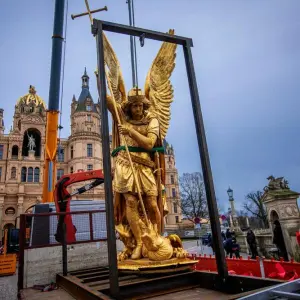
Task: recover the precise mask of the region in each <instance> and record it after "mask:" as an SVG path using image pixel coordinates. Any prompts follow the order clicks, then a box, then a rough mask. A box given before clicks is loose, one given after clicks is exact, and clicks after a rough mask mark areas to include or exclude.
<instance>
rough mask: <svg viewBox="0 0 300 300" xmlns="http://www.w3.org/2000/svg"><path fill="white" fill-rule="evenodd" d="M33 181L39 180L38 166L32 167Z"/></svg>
mask: <svg viewBox="0 0 300 300" xmlns="http://www.w3.org/2000/svg"><path fill="white" fill-rule="evenodd" d="M28 171H29V170H28ZM34 182H40V168H38V167H36V168H34Z"/></svg>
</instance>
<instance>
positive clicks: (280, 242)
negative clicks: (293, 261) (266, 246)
mask: <svg viewBox="0 0 300 300" xmlns="http://www.w3.org/2000/svg"><path fill="white" fill-rule="evenodd" d="M274 225H275V227H274V231H273V235H274V237H273V244H275V245H276V247H277V249H278V251H279V256H280V257H283V259H284V260H285V261H289V258H288V254H287V251H286V248H285V242H284V238H283V234H282V229H281V226H280V223H279V221H278V220H275V221H274Z"/></svg>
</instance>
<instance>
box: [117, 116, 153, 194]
mask: <svg viewBox="0 0 300 300" xmlns="http://www.w3.org/2000/svg"><path fill="white" fill-rule="evenodd" d="M123 125H126V126H127V127H129V128H130V127H131V128H133V129H135V130H136V131H138V132H139V133H140V134H142V135H143V136H146V137H147V135H148V134H149V133H152V134H155V135H156V137H158V136H159V123H158V120H157V119H156V118H155V117H154V116H153V115H151V114H150V113H147V115H145V116H144V117H143V118H142V119H141V120H139V121H134V120H127V121H126V122H124V123H123ZM124 139H126V142H127V145H128V146H131V147H141V145H139V144H138V142H137V141H136V140H134V139H133V138H131V137H130V136H129V135H125V136H123V135H122V136H121V146H122V145H125V143H124ZM130 155H131V160H132V162H133V167H134V171H135V173H136V176H137V179H138V181H139V186H140V192H141V194H142V195H147V196H157V186H156V180H155V178H154V174H153V171H154V168H155V163H154V161H153V160H152V159H151V157H150V153H149V152H146V151H145V152H143V151H141V152H131V153H130ZM113 187H114V191H116V192H118V193H121V194H123V193H133V194H137V193H138V189H137V186H136V184H135V181H134V177H133V172H132V169H131V167H130V163H129V160H128V156H127V153H126V151H125V150H121V151H120V152H119V153H118V156H117V159H116V161H115V172H114V180H113Z"/></svg>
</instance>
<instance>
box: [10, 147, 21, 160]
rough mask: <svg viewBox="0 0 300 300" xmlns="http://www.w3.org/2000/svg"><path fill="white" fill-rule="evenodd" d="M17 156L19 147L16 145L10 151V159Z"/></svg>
mask: <svg viewBox="0 0 300 300" xmlns="http://www.w3.org/2000/svg"><path fill="white" fill-rule="evenodd" d="M18 154H19V147H18V146H17V145H14V146H13V147H12V151H11V156H12V158H18Z"/></svg>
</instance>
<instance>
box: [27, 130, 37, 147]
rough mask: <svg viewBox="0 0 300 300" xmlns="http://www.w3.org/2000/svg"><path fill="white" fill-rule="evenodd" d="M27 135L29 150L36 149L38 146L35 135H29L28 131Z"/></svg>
mask: <svg viewBox="0 0 300 300" xmlns="http://www.w3.org/2000/svg"><path fill="white" fill-rule="evenodd" d="M27 137H28V145H27V147H28V148H29V151H34V148H35V147H36V145H35V138H34V137H33V135H32V134H31V135H29V134H28V131H27Z"/></svg>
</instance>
